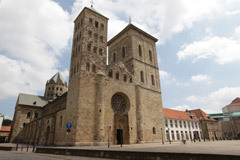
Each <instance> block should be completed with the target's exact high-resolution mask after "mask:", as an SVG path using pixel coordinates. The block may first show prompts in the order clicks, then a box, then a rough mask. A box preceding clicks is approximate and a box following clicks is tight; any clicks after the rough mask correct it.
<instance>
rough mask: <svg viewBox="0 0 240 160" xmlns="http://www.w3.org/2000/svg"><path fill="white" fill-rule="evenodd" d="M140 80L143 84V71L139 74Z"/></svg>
mask: <svg viewBox="0 0 240 160" xmlns="http://www.w3.org/2000/svg"><path fill="white" fill-rule="evenodd" d="M140 79H141V82H144V75H143V71H141V72H140Z"/></svg>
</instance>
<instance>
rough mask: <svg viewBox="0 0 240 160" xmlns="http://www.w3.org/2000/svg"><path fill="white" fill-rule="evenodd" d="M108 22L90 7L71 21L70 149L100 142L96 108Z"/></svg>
mask: <svg viewBox="0 0 240 160" xmlns="http://www.w3.org/2000/svg"><path fill="white" fill-rule="evenodd" d="M107 22H108V18H106V17H105V16H103V15H101V14H100V13H98V12H97V11H96V10H95V9H94V8H93V7H91V8H88V7H85V8H84V9H83V10H82V12H81V13H80V14H79V15H78V17H77V18H76V20H75V21H74V34H73V44H72V54H71V65H70V75H69V89H68V97H67V107H66V119H65V122H66V123H68V122H70V123H72V125H73V127H72V129H71V134H70V137H69V141H70V143H73V145H78V144H88V143H90V142H91V143H92V142H94V141H98V140H99V138H97V137H98V135H97V134H98V133H97V128H99V127H98V126H97V124H96V123H97V121H98V119H97V117H98V116H97V115H96V114H98V112H97V111H96V108H98V107H100V106H101V102H99V101H101V99H102V95H101V84H102V83H103V81H104V75H105V69H106V48H107ZM97 105H98V106H97ZM99 105H100V106H99ZM99 130H100V129H99ZM86 135H87V136H86Z"/></svg>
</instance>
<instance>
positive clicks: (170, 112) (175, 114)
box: [163, 108, 198, 121]
mask: <svg viewBox="0 0 240 160" xmlns="http://www.w3.org/2000/svg"><path fill="white" fill-rule="evenodd" d="M189 114H190V113H189V112H184V111H178V110H174V109H168V108H163V115H164V118H170V119H182V120H191V121H192V120H193V121H197V120H198V118H197V116H196V115H195V114H194V113H193V117H194V119H191V118H190V117H189Z"/></svg>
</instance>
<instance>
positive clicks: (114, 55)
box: [113, 53, 116, 62]
mask: <svg viewBox="0 0 240 160" xmlns="http://www.w3.org/2000/svg"><path fill="white" fill-rule="evenodd" d="M115 61H116V53H113V62H115Z"/></svg>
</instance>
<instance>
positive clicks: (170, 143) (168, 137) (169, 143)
mask: <svg viewBox="0 0 240 160" xmlns="http://www.w3.org/2000/svg"><path fill="white" fill-rule="evenodd" d="M168 140H169V144H171V139H170V130H169V128H168Z"/></svg>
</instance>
